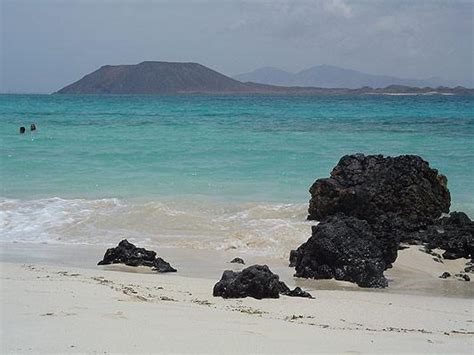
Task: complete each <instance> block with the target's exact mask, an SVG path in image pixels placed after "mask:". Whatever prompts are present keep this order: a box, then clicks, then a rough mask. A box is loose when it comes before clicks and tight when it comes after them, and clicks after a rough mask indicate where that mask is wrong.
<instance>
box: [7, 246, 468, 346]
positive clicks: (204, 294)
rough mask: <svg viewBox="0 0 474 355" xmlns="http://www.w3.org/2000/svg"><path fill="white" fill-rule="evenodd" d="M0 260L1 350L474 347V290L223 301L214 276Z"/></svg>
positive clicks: (346, 292) (318, 294) (416, 265)
mask: <svg viewBox="0 0 474 355" xmlns="http://www.w3.org/2000/svg"><path fill="white" fill-rule="evenodd" d="M405 259H407V260H405ZM411 259H412V258H410V254H409V253H408V254H406V255H404V256H402V257H401V261H402V267H401V269H402V272H406V268H408V269H409V268H410V267H412V268H415V269H417V270H419V268H420V265H419V263H420V262H419V261H417V262H412V265H411V266H410V260H411ZM426 260H428V259H426V258H425V259H423V261H422V262H421V263H422V264H423V263H424V262H425V261H426ZM426 262H427V261H426ZM0 265H1V288H2V292H1V305H2V309H1V320H2V323H1V352H2V353H18V352H30V353H52V352H56V353H57V352H61V353H63V352H87V353H93V352H97V353H111V352H126V353H139V352H142V353H143V352H148V353H149V352H161V353H163V352H164V353H169V352H188V353H197V352H204V353H229V352H245V353H248V352H266V353H289V352H292V353H295V352H296V353H303V352H312V353H314V352H337V353H367V352H377V353H401V352H410V353H422V352H429V353H434V352H437V353H472V352H473V351H474V342H473V339H474V323H473V313H474V310H473V305H474V303H473V300H472V298H456V297H440V296H436V297H434V296H428V295H426V294H425V295H416V294H399V293H388V292H377V291H375V292H356V291H350V290H344V291H341V290H315V291H312V293H313V295H314V296H315V297H316V298H315V299H314V300H309V299H302V298H289V297H285V296H283V297H281V298H280V299H276V300H262V301H258V300H254V299H250V298H246V299H240V300H224V299H221V298H214V297H212V294H211V293H212V287H213V285H214V283H215V281H216V280H211V279H203V278H191V277H182V276H179V273H178V274H150V273H136V272H134V273H131V272H123V271H116V270H105V269H99V268H95V269H94V268H92V269H86V268H78V267H74V266H64V265H58V264H50V265H48V264H44V263H34V264H30V263H29V264H22V263H11V262H5V261H3V262H2V263H1V264H0ZM428 266H430V267H432V265H431V264H429V265H428ZM436 267H438V266H436ZM404 268H405V269H404ZM124 271H126V270H124ZM392 272H393V271H392ZM435 272H437V270H435V271H432V273H433V274H434V273H435ZM395 274H397V273H396V270H395ZM443 282H445V285H451V286H453V287H454V286H456V287H457V285H464V286H463V287H471V284H468V283H464V284H463V283H462V282H461V281H456V280H443Z"/></svg>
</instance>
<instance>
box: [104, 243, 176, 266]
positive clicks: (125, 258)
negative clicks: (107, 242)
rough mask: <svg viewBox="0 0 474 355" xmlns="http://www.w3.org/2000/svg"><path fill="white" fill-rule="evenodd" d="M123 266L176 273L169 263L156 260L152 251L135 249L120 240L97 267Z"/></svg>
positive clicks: (108, 250)
mask: <svg viewBox="0 0 474 355" xmlns="http://www.w3.org/2000/svg"><path fill="white" fill-rule="evenodd" d="M109 264H125V265H127V266H149V267H151V268H153V270H156V271H158V272H176V269H175V268H173V267H172V266H171V265H170V264H169V263H167V262H166V261H164V260H163V259H162V258H157V257H156V253H155V252H154V251H153V250H146V249H145V248H137V247H136V246H135V245H133V244H132V243H130V242H129V241H128V240H126V239H124V240H122V241H121V242H120V243H119V244H118V246H116V247H115V248H109V249H107V251H106V252H105V254H104V258H103V260H101V261H99V262H98V263H97V265H109Z"/></svg>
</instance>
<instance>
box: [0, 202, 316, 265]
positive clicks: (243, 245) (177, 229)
mask: <svg viewBox="0 0 474 355" xmlns="http://www.w3.org/2000/svg"><path fill="white" fill-rule="evenodd" d="M306 208H307V206H306V204H281V203H254V202H253V203H226V202H221V201H214V200H205V199H199V200H197V199H191V198H189V199H184V198H176V199H171V198H168V199H163V200H153V201H127V200H119V199H114V198H111V199H62V198H58V197H55V198H47V199H36V200H19V199H8V198H1V199H0V225H1V227H2V230H3V232H2V234H1V236H0V238H1V240H2V241H9V242H38V243H67V244H69V243H71V244H74V243H80V244H99V245H112V244H116V243H117V242H118V241H119V240H120V239H122V238H128V239H129V240H130V241H132V242H137V243H141V244H146V245H156V246H157V247H185V248H196V249H217V250H228V249H235V250H242V251H244V250H245V251H250V252H254V253H256V254H262V255H272V256H277V257H281V256H286V255H287V253H288V251H289V250H290V249H292V248H294V247H295V246H297V245H299V244H300V243H301V242H303V241H304V240H306V239H307V238H308V237H309V235H310V233H311V231H310V226H311V224H313V222H308V221H306Z"/></svg>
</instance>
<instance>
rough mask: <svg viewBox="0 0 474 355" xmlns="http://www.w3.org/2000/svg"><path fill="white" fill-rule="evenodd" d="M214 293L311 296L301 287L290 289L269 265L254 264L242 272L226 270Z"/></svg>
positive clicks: (249, 295) (247, 295) (216, 294)
mask: <svg viewBox="0 0 474 355" xmlns="http://www.w3.org/2000/svg"><path fill="white" fill-rule="evenodd" d="M212 294H213V296H214V297H217V296H220V297H223V298H244V297H253V298H256V299H262V298H279V297H280V294H283V295H288V296H292V297H309V296H311V295H309V293H307V292H304V291H303V290H301V289H300V288H299V287H297V288H296V289H294V290H290V288H289V287H288V286H287V285H286V284H285V283H284V282H282V281H280V278H279V276H278V275H276V274H274V273H273V272H271V271H270V269H269V268H268V266H267V265H252V266H249V267H247V268H245V269H243V270H242V271H241V272H234V271H231V270H226V271H224V273H223V274H222V278H221V280H220V281H219V282H217V283H216V284H215V285H214V290H213V292H212ZM308 295H309V296H308Z"/></svg>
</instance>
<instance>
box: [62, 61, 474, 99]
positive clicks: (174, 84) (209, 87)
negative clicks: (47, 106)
mask: <svg viewBox="0 0 474 355" xmlns="http://www.w3.org/2000/svg"><path fill="white" fill-rule="evenodd" d="M270 69H271V70H273V69H272V68H270ZM282 75H284V73H283V74H282ZM436 92H440V93H469V94H471V93H474V90H473V89H465V88H463V87H457V88H446V87H441V88H436V89H433V88H430V87H425V88H414V87H409V86H400V85H392V86H389V87H387V88H383V89H372V88H370V87H363V88H358V89H350V88H331V89H328V88H322V87H303V86H286V87H285V86H276V85H268V84H261V83H255V82H241V81H239V80H236V79H233V78H230V77H228V76H226V75H224V74H221V73H219V72H217V71H215V70H213V69H210V68H208V67H206V66H204V65H202V64H199V63H195V62H185V63H182V62H164V61H144V62H141V63H138V64H127V65H103V66H101V67H100V68H99V69H97V70H95V71H94V72H91V73H89V74H87V75H85V76H84V77H82V78H81V79H79V80H78V81H76V82H74V83H72V84H69V85H67V86H65V87H63V88H62V89H60V90H58V91H57V92H56V94H98V95H104V94H111V95H163V94H290V95H324V94H336V95H339V94H371V93H375V94H376V93H414V94H427V93H436Z"/></svg>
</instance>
